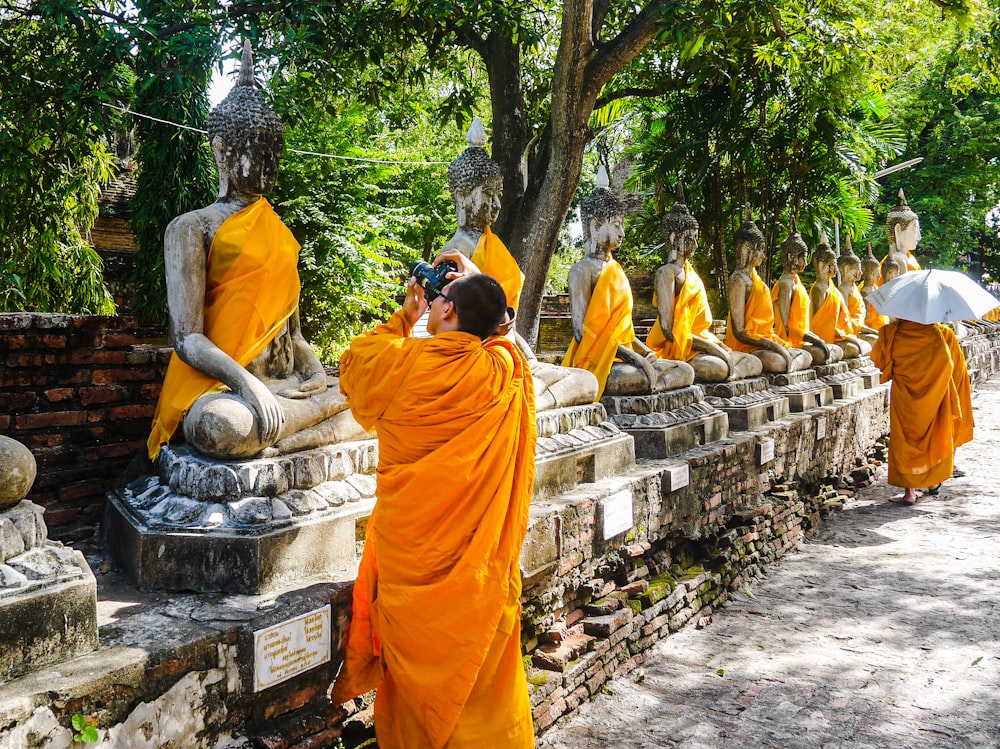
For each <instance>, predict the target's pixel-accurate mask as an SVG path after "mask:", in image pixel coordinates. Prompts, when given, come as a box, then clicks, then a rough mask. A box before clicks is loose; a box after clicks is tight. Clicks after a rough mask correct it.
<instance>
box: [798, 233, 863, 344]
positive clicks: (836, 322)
mask: <svg viewBox="0 0 1000 749" xmlns="http://www.w3.org/2000/svg"><path fill="white" fill-rule="evenodd" d="M813 270H814V271H815V273H816V281H815V282H814V283H813V285H812V287H811V288H810V289H809V299H810V303H811V305H812V317H811V319H810V321H809V327H810V328H811V329H812V331H813V332H814V333H815V334H816V335H818V336H819V337H820V338H822V339H823V340H824V341H826V343H827V344H835V345H837V346H839V347H840V348H841V349H842V350H843V352H844V358H845V359H854V358H857V357H858V356H861V355H862V354H866V355H867V354H868V353H869V352H870V351H871V348H872V347H871V344H870V343H868V342H867V341H863V340H861V339H860V338H858V337H857V335H855V332H856V331H855V329H854V323H853V322H852V320H851V316H850V313H849V312H848V309H847V300H845V299H844V297H843V296H842V295H841V293H840V290H839V289H838V288H837V284H836V283H835V282H834V277H835V276H836V273H837V255H836V253H835V252H834V251H833V250H832V249H831V248H830V245H829V244H828V243H827V242H826V238H825V237H824V238H823V240H822V241H821V242H820V244H819V246H818V247H817V248H816V251H815V252H814V253H813Z"/></svg>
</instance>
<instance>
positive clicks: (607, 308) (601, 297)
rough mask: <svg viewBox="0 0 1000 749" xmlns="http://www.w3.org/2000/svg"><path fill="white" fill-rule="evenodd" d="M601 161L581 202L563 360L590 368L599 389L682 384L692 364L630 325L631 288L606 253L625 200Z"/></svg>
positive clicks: (641, 390) (635, 390) (614, 244)
mask: <svg viewBox="0 0 1000 749" xmlns="http://www.w3.org/2000/svg"><path fill="white" fill-rule="evenodd" d="M608 185H609V180H608V173H607V171H606V170H605V168H604V167H603V166H602V167H601V168H600V171H599V172H598V175H597V187H596V188H595V189H594V191H593V193H591V194H590V195H589V196H587V198H585V199H584V200H583V202H582V203H581V204H580V218H581V221H582V223H583V242H584V253H585V255H584V257H583V259H581V260H580V261H579V262H577V263H576V264H574V265H573V267H572V268H570V271H569V299H570V312H571V315H572V318H573V340H572V341H571V342H570V345H569V349H568V350H567V352H566V356H565V357H564V358H563V366H573V367H582V368H584V369H588V370H590V371H591V372H593V373H594V375H595V376H596V377H597V380H598V383H599V385H600V394H599V395H647V394H652V393H660V392H664V391H666V390H673V389H676V388H682V387H687V386H688V385H690V384H691V383H693V382H694V369H693V368H692V367H691V365H690V364H688V363H687V362H681V361H674V360H669V359H660V358H659V357H658V356H657V355H656V354H654V353H653V352H652V351H650V350H649V348H648V347H647V346H646V345H645V344H644V343H642V342H641V341H639V340H637V339H636V337H635V329H634V328H633V327H632V301H633V300H632V289H631V287H630V286H629V282H628V277H627V276H626V275H625V271H623V270H622V268H621V266H620V265H619V264H618V262H617V261H616V260H615V259H614V258H613V257H612V256H611V253H612V252H614V251H615V250H617V249H618V248H619V247H620V246H621V243H622V240H623V239H624V238H625V213H626V207H625V202H624V201H623V200H622V199H621V198H620V197H618V196H617V195H615V194H614V193H613V192H612V191H611V190H610V189H608Z"/></svg>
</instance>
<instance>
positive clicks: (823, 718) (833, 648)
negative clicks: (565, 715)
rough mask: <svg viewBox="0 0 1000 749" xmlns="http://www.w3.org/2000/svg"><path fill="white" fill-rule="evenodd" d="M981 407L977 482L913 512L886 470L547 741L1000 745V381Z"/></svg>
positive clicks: (857, 747)
mask: <svg viewBox="0 0 1000 749" xmlns="http://www.w3.org/2000/svg"><path fill="white" fill-rule="evenodd" d="M973 405H974V408H975V417H976V425H977V426H976V439H975V441H974V442H973V443H971V444H970V445H967V446H965V447H963V448H960V449H959V451H958V459H957V465H958V467H960V468H962V469H963V470H965V471H966V472H967V476H966V477H964V478H957V479H952V480H950V481H948V482H946V483H945V485H944V487H943V488H942V489H941V493H940V495H939V496H938V497H926V498H924V499H921V500H920V501H919V502H918V503H917V505H916V506H914V507H903V506H899V505H895V504H891V503H889V502H888V499H889V497H890V496H893V495H895V494H898V493H899V490H897V489H893V488H892V487H889V486H887V485H886V483H885V470H884V469H881V471H880V475H879V477H878V481H877V482H876V484H875V485H873V486H871V487H868V488H866V489H863V490H862V491H860V492H859V494H858V496H857V497H855V498H854V499H852V500H850V501H849V502H848V503H847V505H846V507H845V509H844V511H843V512H841V513H836V514H834V515H831V516H829V517H828V518H827V520H826V523H825V525H824V527H823V529H822V530H821V531H820V533H819V534H818V535H817V537H815V538H813V539H812V540H811V541H810V542H808V543H806V544H803V545H802V546H801V547H800V548H799V550H797V551H795V552H792V553H791V554H789V555H787V556H786V557H785V558H784V559H783V560H782V561H780V562H779V563H778V564H776V565H774V566H773V567H772V568H771V569H770V571H769V573H768V574H767V576H766V577H764V578H762V579H759V580H757V581H755V582H754V583H752V584H751V586H750V592H749V594H747V595H736V596H734V597H733V598H732V599H731V601H730V602H729V603H728V604H727V605H726V606H725V607H724V608H723V609H722V610H720V611H718V612H716V613H715V615H714V616H713V621H712V623H711V624H710V625H708V626H707V627H705V628H704V629H700V630H698V629H694V628H687V629H685V630H683V631H681V632H679V633H677V634H675V635H672V636H670V637H669V638H668V639H666V640H664V641H663V642H661V643H660V644H659V645H658V646H657V647H656V649H655V651H654V653H653V655H652V656H651V657H650V659H649V660H648V661H647V662H646V663H645V665H644V667H643V671H642V672H639V673H638V674H633V675H632V676H631V677H630V678H627V679H620V680H617V681H614V682H612V683H610V684H609V686H608V688H607V690H606V694H604V695H602V696H601V697H600V698H599V699H597V700H595V701H594V702H592V703H590V704H587V705H584V706H582V707H581V709H580V711H579V712H578V713H577V714H576V715H575V716H573V717H571V718H570V719H569V720H568V721H566V722H563V723H561V724H557V725H556V726H555V727H553V728H552V729H550V730H549V731H548V732H547V733H546V734H544V735H543V736H542V738H541V739H540V740H539V749H608V748H610V747H614V748H616V749H617V748H618V747H641V748H642V749H647V748H649V749H652V748H654V747H657V748H659V747H678V748H679V749H764V748H765V747H767V748H770V747H781V748H782V749H792V748H798V747H803V748H804V747H816V748H818V749H835V748H837V749H876V748H877V749H883V748H885V749H888V748H889V747H892V749H900V748H907V749H908V748H910V747H913V748H916V747H935V749H951V748H953V747H1000V647H998V645H1000V501H998V500H1000V429H997V428H996V427H995V426H994V425H996V424H1000V382H990V383H987V384H985V385H983V386H981V387H980V388H978V389H977V391H976V393H975V394H974V397H973Z"/></svg>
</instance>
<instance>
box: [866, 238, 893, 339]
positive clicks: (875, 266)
mask: <svg viewBox="0 0 1000 749" xmlns="http://www.w3.org/2000/svg"><path fill="white" fill-rule="evenodd" d="M891 264H892V266H893V267H894V268H895V269H896V270H897V271H898V270H899V268H898V266H897V265H896V261H895V260H893V261H892V263H891ZM897 275H898V273H897ZM881 283H882V265H881V264H880V263H879V261H878V258H876V257H875V254H874V253H873V252H872V244H871V242H869V243H868V248H867V252H866V254H865V256H864V258H863V259H862V260H861V296H863V297H864V300H865V307H866V311H865V325H867V326H868V327H869V328H871V329H872V330H876V331H877V330H879V329H880V328H881V327H882V326H883V325H885V324H886V323H888V322H889V318H888V317H886V316H885V315H883V314H881V313H880V312H879V311H878V310H877V309H875V305H874V304H872V303H871V301H870V300H869V299H868V295H869V294H870V293H871V292H872V289H877V288H878V287H879V284H881Z"/></svg>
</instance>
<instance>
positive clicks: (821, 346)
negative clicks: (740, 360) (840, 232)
mask: <svg viewBox="0 0 1000 749" xmlns="http://www.w3.org/2000/svg"><path fill="white" fill-rule="evenodd" d="M808 253H809V249H808V248H807V247H806V243H805V241H804V240H803V239H802V235H801V234H800V233H799V230H798V227H797V226H796V223H795V218H794V217H793V218H792V222H791V228H790V229H789V232H788V236H787V237H786V238H785V241H784V242H782V243H781V269H782V272H781V276H780V277H779V278H778V280H777V282H776V283H775V284H774V286H773V287H772V288H771V301H772V302H773V303H774V312H775V315H774V327H775V331H776V332H777V334H778V336H779V337H780V338H781V339H782V340H785V341H788V342H789V343H790V344H791V345H792V346H794V347H795V348H801V349H805V350H806V351H808V352H809V354H810V356H811V357H812V363H813V364H833V363H834V362H837V361H840V359H841V358H842V357H843V355H844V353H843V351H841V350H840V349H839V348H838V347H836V346H831V345H829V344H828V343H827V342H826V341H824V340H823V339H822V338H820V337H819V336H818V335H816V334H815V333H814V332H812V330H811V329H810V328H809V320H810V318H811V316H812V315H811V314H810V313H811V307H812V303H811V302H810V300H809V292H808V291H806V287H805V284H803V283H802V281H801V280H800V279H799V273H801V272H802V271H804V270H805V268H806V256H807V255H808Z"/></svg>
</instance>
